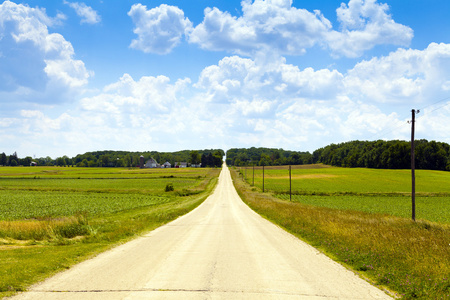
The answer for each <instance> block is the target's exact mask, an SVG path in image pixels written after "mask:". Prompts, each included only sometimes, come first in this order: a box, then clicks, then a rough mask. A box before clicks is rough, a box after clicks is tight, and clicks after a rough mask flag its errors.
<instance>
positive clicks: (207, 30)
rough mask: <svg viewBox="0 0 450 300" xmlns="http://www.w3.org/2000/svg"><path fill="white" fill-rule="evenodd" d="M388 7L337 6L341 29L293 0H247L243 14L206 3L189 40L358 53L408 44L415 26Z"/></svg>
mask: <svg viewBox="0 0 450 300" xmlns="http://www.w3.org/2000/svg"><path fill="white" fill-rule="evenodd" d="M387 11H388V6H387V5H386V4H378V3H377V2H376V0H350V2H349V4H348V6H347V5H346V4H342V5H341V7H339V8H338V9H337V15H338V21H339V22H340V24H341V29H340V31H336V30H333V26H332V24H331V22H330V21H329V20H328V19H327V18H325V16H324V15H323V14H322V13H321V12H320V11H318V10H315V11H314V12H310V11H307V10H305V9H298V8H295V7H293V6H292V1H291V0H283V1H281V0H276V1H275V0H255V1H253V2H252V1H251V0H244V1H242V12H243V15H242V16H241V17H235V16H232V15H231V14H230V13H228V12H222V11H220V10H219V9H218V8H212V9H211V8H207V9H205V17H204V20H203V22H202V23H201V24H199V25H197V26H196V27H195V28H194V29H193V30H192V32H191V33H190V35H189V41H190V42H191V43H196V44H199V45H200V47H201V48H203V49H208V50H223V51H230V52H233V53H237V54H240V55H245V56H254V55H255V53H257V52H268V51H276V52H277V53H279V54H281V55H301V54H304V53H305V52H306V50H307V49H309V48H311V47H313V46H316V45H319V46H322V47H328V48H330V49H331V50H332V54H333V55H343V56H348V57H357V56H360V55H361V54H362V53H363V52H364V51H366V50H369V49H372V48H373V47H375V46H376V45H380V44H393V45H400V46H406V45H408V44H409V42H410V41H411V39H412V36H413V32H412V30H411V28H409V27H407V26H404V25H401V24H398V23H395V21H394V20H393V19H392V17H391V16H390V15H389V14H388V13H387Z"/></svg>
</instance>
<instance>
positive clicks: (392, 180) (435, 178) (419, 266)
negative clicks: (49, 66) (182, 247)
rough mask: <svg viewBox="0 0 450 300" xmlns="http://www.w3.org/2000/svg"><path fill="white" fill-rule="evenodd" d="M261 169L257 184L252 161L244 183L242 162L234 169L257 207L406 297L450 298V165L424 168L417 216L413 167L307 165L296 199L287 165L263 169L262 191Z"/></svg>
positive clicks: (298, 175) (296, 183) (245, 195)
mask: <svg viewBox="0 0 450 300" xmlns="http://www.w3.org/2000/svg"><path fill="white" fill-rule="evenodd" d="M308 168H310V169H308ZM258 171H259V172H260V173H259V174H261V175H260V178H258V177H257V176H256V174H257V173H256V172H255V185H256V187H252V186H251V184H252V182H253V172H252V170H251V169H249V170H247V182H245V183H244V181H243V180H242V179H243V177H245V170H243V169H241V170H240V172H239V170H236V172H232V175H233V178H234V181H233V182H234V184H235V187H236V189H237V190H238V193H239V194H240V195H241V197H242V199H243V200H244V202H246V203H247V204H248V205H249V206H250V207H251V208H252V209H253V210H255V211H256V212H258V213H259V214H261V215H262V216H264V217H265V218H267V219H269V220H271V221H272V222H274V223H276V224H278V225H279V226H281V227H283V228H285V229H286V230H287V231H289V232H291V233H293V234H294V235H296V236H298V237H299V238H301V239H303V240H305V241H307V242H308V243H309V244H311V245H313V246H314V247H316V248H318V249H320V250H321V251H323V252H324V253H326V254H327V255H328V256H330V257H331V258H333V259H335V260H337V261H338V262H340V263H342V264H344V265H346V266H348V267H349V268H351V269H353V270H355V271H356V272H358V273H359V274H360V275H361V276H362V277H364V278H368V279H369V280H370V281H372V282H373V283H374V284H376V285H378V286H379V287H381V288H387V289H389V290H390V291H393V292H394V293H395V294H396V295H397V296H399V297H400V298H402V299H450V225H449V221H448V220H449V217H448V214H449V211H450V209H449V201H450V199H449V194H448V189H449V186H450V184H449V183H450V173H448V172H434V171H420V172H419V173H420V175H419V176H420V177H419V178H420V180H421V183H420V186H421V190H419V192H421V193H422V194H421V195H422V196H421V197H423V199H422V200H420V201H419V203H418V204H419V205H418V207H417V210H418V215H419V216H420V217H419V220H418V221H417V222H413V221H412V220H411V219H410V213H409V212H410V199H409V197H407V196H405V193H407V191H408V190H409V189H410V187H411V184H410V183H409V185H408V181H409V179H408V177H409V176H408V173H409V172H408V171H402V170H370V169H341V168H330V167H325V166H320V165H313V166H302V167H301V168H299V169H297V170H293V174H294V178H295V179H293V186H295V187H296V188H295V191H296V195H293V200H294V201H292V202H291V201H289V195H287V194H286V187H287V189H289V182H287V183H286V180H287V181H288V180H289V173H288V171H287V170H286V167H283V168H272V169H270V168H269V169H268V170H267V169H266V170H265V178H267V182H266V183H265V190H266V191H267V189H268V190H269V191H271V192H265V193H262V192H261V188H262V170H258ZM266 172H267V173H266ZM266 175H267V177H266ZM238 178H240V179H238ZM257 178H258V180H257ZM344 178H345V180H344ZM418 186H419V185H418ZM300 187H301V188H300ZM293 190H294V188H293ZM435 195H438V196H435ZM425 196H428V198H427V197H425ZM421 201H422V202H421ZM432 202H433V203H432ZM401 207H403V208H401ZM426 209H427V210H428V211H425V210H426ZM404 211H406V215H405V216H403V215H402V214H403V213H404ZM430 220H432V221H430Z"/></svg>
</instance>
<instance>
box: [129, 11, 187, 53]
mask: <svg viewBox="0 0 450 300" xmlns="http://www.w3.org/2000/svg"><path fill="white" fill-rule="evenodd" d="M128 15H129V16H130V17H131V19H132V20H133V23H134V25H135V28H134V30H133V32H134V33H135V34H137V35H138V39H135V40H133V41H132V42H131V45H130V47H131V48H134V49H137V50H141V51H143V52H145V53H157V54H168V53H170V52H171V51H172V49H173V48H174V47H175V46H177V45H178V44H179V43H180V40H181V38H182V37H183V35H185V34H186V33H188V32H189V31H190V30H191V28H192V23H191V21H189V19H188V18H185V17H184V12H183V11H182V10H181V9H179V8H178V7H175V6H169V5H166V4H161V5H160V6H158V7H155V8H152V9H150V10H147V7H146V6H145V5H142V4H134V5H133V6H132V7H131V10H130V11H129V12H128Z"/></svg>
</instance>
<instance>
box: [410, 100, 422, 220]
mask: <svg viewBox="0 0 450 300" xmlns="http://www.w3.org/2000/svg"><path fill="white" fill-rule="evenodd" d="M419 112H420V111H419V110H418V111H417V113H419ZM411 113H412V120H411V179H412V189H411V202H412V220H413V221H416V174H415V169H416V165H415V157H414V124H415V122H416V111H415V110H414V109H413V110H411Z"/></svg>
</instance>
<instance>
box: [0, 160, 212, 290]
mask: <svg viewBox="0 0 450 300" xmlns="http://www.w3.org/2000/svg"><path fill="white" fill-rule="evenodd" d="M219 173H220V169H211V168H180V169H174V168H173V169H135V168H134V169H127V168H74V167H2V168H0V298H1V297H3V296H7V295H11V294H14V293H15V292H17V291H21V290H24V289H25V288H26V287H27V286H28V285H30V284H33V283H35V282H36V281H39V280H41V279H43V278H45V277H48V276H50V275H52V274H53V273H54V272H57V271H60V270H61V269H64V268H67V267H68V266H70V265H72V264H74V263H76V262H79V261H81V260H83V259H86V258H88V257H89V256H90V255H93V254H95V253H98V252H99V251H103V250H105V249H108V248H109V247H111V245H113V244H115V243H117V242H120V241H124V240H127V239H129V238H131V237H133V236H135V235H136V234H140V233H141V232H145V231H148V230H152V229H154V228H156V227H158V226H160V225H162V224H165V223H167V222H169V221H171V220H173V219H175V218H176V217H178V216H180V215H182V214H185V213H186V212H188V211H190V210H192V209H193V208H195V207H196V206H198V205H199V204H200V203H201V202H202V201H203V200H204V199H206V197H207V196H208V195H209V193H210V192H211V191H212V189H213V187H214V186H215V183H216V182H217V178H218V175H219ZM168 185H170V186H172V187H173V190H171V191H166V187H167V186H168Z"/></svg>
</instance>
